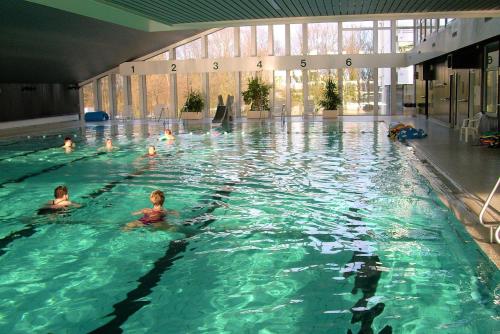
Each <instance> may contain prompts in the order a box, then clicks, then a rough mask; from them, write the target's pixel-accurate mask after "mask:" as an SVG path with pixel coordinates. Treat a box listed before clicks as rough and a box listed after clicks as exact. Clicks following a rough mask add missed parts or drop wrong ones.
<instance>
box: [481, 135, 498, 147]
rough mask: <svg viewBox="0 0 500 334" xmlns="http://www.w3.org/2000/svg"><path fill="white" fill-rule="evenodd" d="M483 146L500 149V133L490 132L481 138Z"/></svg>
mask: <svg viewBox="0 0 500 334" xmlns="http://www.w3.org/2000/svg"><path fill="white" fill-rule="evenodd" d="M479 142H480V143H481V145H487V146H488V147H491V148H499V147H500V132H489V133H486V134H484V135H483V136H481V137H479Z"/></svg>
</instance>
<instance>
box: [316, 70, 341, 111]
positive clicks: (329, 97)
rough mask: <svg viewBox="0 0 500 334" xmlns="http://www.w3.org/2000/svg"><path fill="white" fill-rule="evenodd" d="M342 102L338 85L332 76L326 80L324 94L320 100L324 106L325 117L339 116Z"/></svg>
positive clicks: (320, 103)
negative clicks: (339, 107)
mask: <svg viewBox="0 0 500 334" xmlns="http://www.w3.org/2000/svg"><path fill="white" fill-rule="evenodd" d="M341 103H342V101H341V100H340V96H339V93H338V91H337V85H336V84H335V82H334V81H333V79H332V78H331V77H330V78H328V79H327V80H326V82H325V88H324V90H323V96H322V98H321V100H319V105H320V106H321V107H323V118H337V116H338V115H339V112H338V110H337V108H338V106H339V105H340V104H341Z"/></svg>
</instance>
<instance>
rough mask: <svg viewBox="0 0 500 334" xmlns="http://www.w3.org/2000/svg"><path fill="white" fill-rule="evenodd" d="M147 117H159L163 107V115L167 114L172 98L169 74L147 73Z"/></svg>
mask: <svg viewBox="0 0 500 334" xmlns="http://www.w3.org/2000/svg"><path fill="white" fill-rule="evenodd" d="M146 92H147V117H159V114H158V113H160V110H161V108H162V107H163V114H162V115H163V117H166V116H167V114H166V113H167V110H168V109H167V108H168V103H169V100H170V78H169V75H168V74H152V75H146Z"/></svg>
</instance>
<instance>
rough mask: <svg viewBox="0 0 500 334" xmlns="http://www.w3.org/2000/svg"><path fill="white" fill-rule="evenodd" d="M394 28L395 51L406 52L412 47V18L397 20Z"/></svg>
mask: <svg viewBox="0 0 500 334" xmlns="http://www.w3.org/2000/svg"><path fill="white" fill-rule="evenodd" d="M396 22H397V29H396V52H397V53H406V52H408V51H410V50H411V49H412V48H413V45H414V43H413V35H414V27H413V20H398V21H396Z"/></svg>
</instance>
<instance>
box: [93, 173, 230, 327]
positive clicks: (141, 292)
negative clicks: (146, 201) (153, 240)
mask: <svg viewBox="0 0 500 334" xmlns="http://www.w3.org/2000/svg"><path fill="white" fill-rule="evenodd" d="M235 184H236V183H235V182H225V183H224V187H225V189H222V190H217V191H216V192H215V194H214V195H212V200H213V202H212V205H210V206H209V207H208V208H207V210H206V211H205V212H203V213H202V214H200V215H198V216H196V217H194V218H190V219H187V220H186V221H184V223H183V225H185V224H187V223H192V222H196V221H198V220H200V219H201V218H203V217H209V218H208V219H206V220H204V221H202V222H201V223H199V224H197V225H198V226H197V232H198V233H193V234H192V235H188V236H187V237H186V238H185V239H180V240H173V241H170V243H169V245H168V248H167V250H166V251H165V254H164V255H163V256H162V257H161V258H159V259H158V260H156V261H155V262H154V264H153V268H152V269H151V270H150V271H148V272H147V273H146V274H144V275H143V276H141V277H140V278H139V279H138V280H137V282H139V285H138V286H137V287H136V288H135V289H133V290H131V291H129V292H128V293H127V297H126V298H125V299H123V300H121V301H119V302H118V303H116V304H114V305H113V309H114V311H113V312H112V313H110V314H108V315H106V317H110V316H114V318H113V319H112V320H110V321H109V322H107V323H106V324H104V325H102V326H100V327H99V328H97V329H95V330H93V331H91V332H89V334H96V333H102V334H114V333H123V329H121V328H120V326H121V325H123V324H124V323H125V322H126V321H127V320H128V318H130V316H132V315H133V314H135V313H136V312H137V311H139V310H140V309H141V308H142V307H144V306H146V305H148V304H150V303H151V302H150V301H147V300H142V299H143V298H144V297H147V296H148V295H150V294H151V293H152V292H153V288H154V287H156V286H157V285H158V283H159V281H160V279H161V278H162V275H163V274H164V273H165V272H167V271H168V270H169V269H170V268H171V267H172V265H173V264H174V262H175V261H176V260H178V259H181V258H182V257H183V256H182V255H181V254H182V253H184V252H185V251H186V248H187V246H188V244H189V242H188V240H187V239H189V238H190V237H192V236H194V235H196V234H199V233H202V231H201V229H203V228H205V227H207V226H209V225H210V224H212V223H213V222H215V221H216V220H217V219H215V218H214V217H212V216H210V214H211V213H212V212H214V211H215V209H217V208H220V207H221V206H223V204H222V203H221V202H224V198H226V199H227V198H228V197H229V195H230V194H231V193H232V191H233V190H232V189H231V190H229V189H228V188H232V187H233V186H234V185H235Z"/></svg>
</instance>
